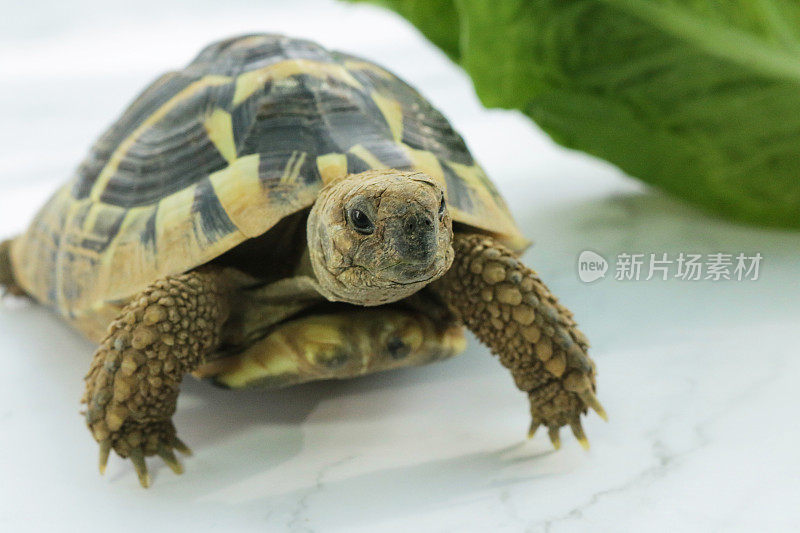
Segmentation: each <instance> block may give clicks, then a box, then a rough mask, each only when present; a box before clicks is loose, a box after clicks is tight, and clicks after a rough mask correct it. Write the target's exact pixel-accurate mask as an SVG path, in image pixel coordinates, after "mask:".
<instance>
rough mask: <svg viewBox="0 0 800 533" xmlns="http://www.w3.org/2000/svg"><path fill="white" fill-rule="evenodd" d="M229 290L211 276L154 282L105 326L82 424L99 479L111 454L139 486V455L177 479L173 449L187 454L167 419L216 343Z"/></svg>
mask: <svg viewBox="0 0 800 533" xmlns="http://www.w3.org/2000/svg"><path fill="white" fill-rule="evenodd" d="M228 294H229V293H228V289H227V287H226V285H225V283H224V281H223V280H222V277H221V276H220V274H219V273H218V272H217V271H215V270H211V269H208V270H198V271H193V272H189V273H187V274H183V275H180V276H174V277H168V278H165V279H163V280H159V281H157V282H155V283H153V284H152V285H151V286H150V287H148V288H147V289H145V290H144V291H143V292H142V293H141V294H139V295H138V296H137V297H135V298H133V299H132V300H131V302H130V303H129V304H128V305H127V306H126V307H125V308H124V309H123V310H122V312H121V313H120V315H119V317H118V318H117V319H116V320H114V322H112V323H111V325H110V326H109V329H108V336H107V337H106V339H105V340H104V341H103V343H102V344H101V346H100V348H99V349H98V350H97V352H96V353H95V356H94V360H93V361H92V365H91V367H90V369H89V373H88V375H87V376H86V393H85V395H84V397H83V402H85V403H86V404H87V406H88V407H87V410H86V422H87V424H88V426H89V429H90V430H91V432H92V435H93V436H94V438H95V440H97V442H98V443H99V444H100V472H101V473H103V471H104V470H105V466H106V462H107V460H108V455H109V452H110V450H111V449H112V448H113V449H114V450H115V451H116V452H117V454H119V455H120V456H121V457H123V458H124V457H129V458H130V459H131V461H133V464H134V467H135V468H136V473H137V474H138V476H139V482H140V483H141V484H142V486H144V487H147V486H148V485H149V484H150V476H149V474H148V472H147V466H146V464H145V461H144V457H145V456H149V455H155V454H158V455H159V456H161V458H162V459H164V461H165V462H166V463H167V465H169V466H170V468H172V470H173V471H175V472H176V473H181V472H182V467H181V465H180V463H178V461H177V459H175V454H174V453H173V449H176V450H178V451H180V452H183V453H187V454H188V453H191V452H190V451H189V449H188V448H187V447H186V445H184V444H183V443H182V442H181V441H180V439H178V437H177V436H176V433H175V426H173V424H172V420H171V417H172V414H173V413H174V412H175V406H176V402H177V398H178V388H179V385H180V382H181V380H182V379H183V375H184V374H185V373H187V372H191V371H192V370H194V369H195V368H197V367H198V366H199V364H200V363H201V362H202V360H203V358H204V357H205V356H206V355H207V354H208V353H209V352H210V351H212V350H214V349H215V348H216V347H217V345H218V344H219V340H220V330H221V326H222V324H223V322H224V321H225V319H226V318H227V316H228Z"/></svg>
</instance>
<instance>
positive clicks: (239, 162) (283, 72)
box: [12, 35, 525, 330]
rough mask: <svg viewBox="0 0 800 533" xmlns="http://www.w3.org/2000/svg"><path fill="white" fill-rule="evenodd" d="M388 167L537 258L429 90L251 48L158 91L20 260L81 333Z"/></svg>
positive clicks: (198, 62)
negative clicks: (130, 301)
mask: <svg viewBox="0 0 800 533" xmlns="http://www.w3.org/2000/svg"><path fill="white" fill-rule="evenodd" d="M376 168H397V169H402V170H406V169H416V170H420V171H423V172H426V173H428V174H430V175H431V176H432V177H433V178H434V179H436V180H437V181H439V182H440V183H441V185H442V186H443V187H444V188H445V189H446V194H447V198H448V203H449V205H450V207H451V211H452V213H453V218H454V220H455V221H458V222H462V223H465V224H470V225H473V226H475V227H478V228H482V229H484V230H487V231H490V232H494V233H495V234H497V235H498V236H500V237H501V238H504V239H505V240H506V242H507V243H509V244H511V245H512V247H516V248H521V247H522V246H523V245H524V243H525V241H524V238H523V237H522V236H521V235H520V233H519V231H518V229H517V228H516V226H515V224H514V222H513V219H512V218H511V216H510V215H509V213H508V210H507V207H506V205H505V203H504V201H503V199H502V198H501V197H500V195H499V194H498V193H497V190H496V189H495V187H494V186H493V185H492V183H491V182H490V181H489V180H488V178H487V177H486V175H485V174H484V172H483V171H482V170H481V168H480V167H479V166H478V165H477V164H476V163H475V162H474V160H473V158H472V156H471V155H470V153H469V150H468V149H467V147H466V145H465V143H464V141H463V139H462V138H461V136H460V135H459V134H458V133H456V132H455V131H454V130H453V128H452V127H451V126H450V124H449V123H448V122H447V120H446V119H445V118H444V117H443V116H442V115H441V113H439V112H438V111H437V110H436V109H435V108H433V106H431V104H430V103H428V102H427V101H426V100H425V99H424V98H423V97H422V96H420V95H419V93H418V92H417V91H416V90H415V89H413V88H412V87H410V86H409V85H408V84H406V83H405V82H403V81H402V80H400V79H399V78H397V77H396V76H394V75H393V74H391V73H390V72H388V71H387V70H385V69H383V68H382V67H379V66H377V65H375V64H373V63H371V62H369V61H366V60H363V59H360V58H357V57H355V56H350V55H347V54H341V53H337V52H329V51H327V50H325V49H324V48H322V47H320V46H319V45H317V44H315V43H312V42H310V41H304V40H298V39H291V38H288V37H283V36H279V35H247V36H242V37H237V38H233V39H228V40H225V41H220V42H217V43H214V44H212V45H210V46H208V47H206V48H205V49H204V50H203V51H202V52H201V53H200V54H199V55H198V56H197V57H196V58H195V60H194V61H192V62H191V63H190V64H189V65H188V66H187V67H186V68H185V69H184V70H182V71H177V72H170V73H167V74H165V75H163V76H161V77H160V78H158V79H157V80H156V81H155V82H153V83H152V84H151V85H150V86H149V87H148V88H147V89H145V91H144V92H143V93H142V94H141V95H140V96H139V97H138V98H137V99H136V100H134V102H133V103H132V104H131V105H130V106H129V107H128V109H127V110H126V111H125V112H124V113H123V114H122V116H121V117H120V118H119V119H118V120H117V121H116V122H115V123H114V124H113V125H112V126H111V127H110V128H109V129H108V130H107V131H106V132H105V133H104V134H103V135H102V136H101V137H100V138H99V139H98V140H97V141H96V143H95V145H94V146H93V148H92V150H91V151H90V153H89V154H88V156H87V157H86V159H85V160H84V161H83V162H82V164H81V165H80V166H79V168H78V170H77V172H76V174H75V176H74V178H73V179H72V181H71V182H69V183H68V184H66V185H65V186H64V187H62V188H61V189H59V190H58V191H57V192H56V194H55V195H54V196H53V197H52V198H51V199H50V201H49V202H48V203H47V204H46V205H45V206H44V207H43V208H42V210H41V211H40V212H39V214H38V215H37V216H36V218H35V219H34V221H33V223H32V224H31V226H30V227H29V229H28V230H27V232H26V233H25V234H24V235H23V237H22V238H20V239H17V240H16V241H15V243H14V246H13V248H12V261H13V262H14V264H15V269H16V272H18V274H19V278H20V280H19V281H20V284H21V285H22V286H23V287H24V288H25V289H26V290H27V291H28V292H30V293H31V294H32V295H34V296H35V297H36V298H37V299H39V300H40V301H42V302H44V303H46V304H49V305H52V306H53V307H56V308H57V309H58V310H59V311H60V312H61V313H63V314H64V315H66V316H67V317H68V318H71V319H73V321H75V322H76V323H78V324H81V323H83V321H84V319H83V318H82V317H83V316H84V315H91V314H93V313H94V314H96V315H99V314H107V313H108V312H109V311H108V309H106V308H107V307H109V306H113V305H117V304H118V303H119V302H122V301H124V300H125V299H126V298H129V297H130V296H131V295H132V294H135V293H136V292H138V291H139V290H141V289H142V288H144V287H145V286H146V285H147V284H149V283H151V282H152V281H153V280H155V279H157V278H160V277H163V276H165V275H169V274H177V273H180V272H184V271H186V270H189V269H191V268H194V267H196V266H198V265H201V264H203V263H206V262H208V261H210V260H212V259H214V258H215V257H217V256H219V255H220V254H222V253H224V252H225V251H227V250H229V249H231V248H233V247H234V246H236V245H237V244H239V243H241V242H243V241H244V240H245V239H247V238H250V237H255V236H257V235H260V234H262V233H264V232H266V231H268V230H269V229H270V228H271V227H272V226H274V225H275V224H276V223H277V222H278V221H279V220H281V219H282V218H284V217H286V216H287V215H289V214H292V213H294V212H296V211H298V210H300V209H303V208H305V207H307V206H309V205H311V204H312V203H313V201H314V199H315V198H316V195H317V192H318V191H319V189H320V188H321V187H322V186H323V185H324V184H325V183H327V182H329V181H330V180H333V179H337V178H338V177H341V176H342V175H343V174H345V173H359V172H363V171H365V170H371V169H376ZM83 329H84V330H87V329H89V328H88V326H87V327H85V328H83Z"/></svg>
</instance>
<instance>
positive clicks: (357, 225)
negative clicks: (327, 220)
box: [348, 209, 375, 235]
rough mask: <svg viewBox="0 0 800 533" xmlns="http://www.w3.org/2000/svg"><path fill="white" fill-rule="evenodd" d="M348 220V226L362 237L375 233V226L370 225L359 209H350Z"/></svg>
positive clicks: (370, 222) (369, 221)
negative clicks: (350, 225)
mask: <svg viewBox="0 0 800 533" xmlns="http://www.w3.org/2000/svg"><path fill="white" fill-rule="evenodd" d="M348 218H349V219H350V224H352V226H353V229H355V230H356V231H357V232H359V233H360V234H362V235H369V234H371V233H372V232H373V231H375V226H374V225H373V224H372V221H371V220H370V219H369V217H368V216H367V215H365V214H364V212H363V211H361V210H359V209H351V210H350V212H349V213H348Z"/></svg>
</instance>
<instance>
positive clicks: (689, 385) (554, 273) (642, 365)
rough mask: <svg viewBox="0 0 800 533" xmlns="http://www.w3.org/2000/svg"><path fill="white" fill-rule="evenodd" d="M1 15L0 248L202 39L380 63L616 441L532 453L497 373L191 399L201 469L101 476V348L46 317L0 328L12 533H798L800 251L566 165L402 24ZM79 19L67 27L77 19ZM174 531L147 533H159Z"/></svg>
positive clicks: (325, 7) (356, 9) (799, 243)
mask: <svg viewBox="0 0 800 533" xmlns="http://www.w3.org/2000/svg"><path fill="white" fill-rule="evenodd" d="M27 4H28V5H27V6H23V3H22V2H15V3H13V5H12V4H11V3H10V2H9V4H8V5H7V6H4V8H3V17H4V18H3V20H0V117H2V119H1V120H2V122H1V124H2V127H0V234H3V235H8V234H11V233H13V232H15V231H19V230H20V229H21V228H22V227H23V225H24V224H25V223H26V221H27V220H28V219H29V217H30V216H31V214H32V213H33V211H34V209H35V208H36V207H37V206H38V205H39V204H40V203H41V202H42V201H43V200H44V198H45V197H46V196H47V194H48V193H49V192H50V191H51V190H52V189H53V188H54V186H55V185H56V184H57V183H58V182H60V181H62V180H63V179H65V178H66V177H67V176H68V175H69V174H70V172H71V170H72V168H73V167H74V165H75V164H76V163H77V161H78V160H79V159H80V158H81V157H82V155H83V153H84V151H85V149H86V147H87V146H88V144H89V142H90V141H91V140H92V138H93V137H94V136H95V135H97V134H98V133H99V132H100V131H101V129H102V128H103V127H104V126H105V125H106V124H107V123H108V122H109V121H110V120H111V119H112V118H113V117H115V116H116V115H117V113H118V112H119V111H120V109H121V108H122V106H123V105H124V104H125V103H126V102H127V101H128V100H129V99H130V98H131V97H132V96H133V95H134V93H135V92H136V91H138V90H139V89H140V87H141V86H142V85H143V84H144V83H145V82H147V81H148V80H149V79H150V78H152V77H154V75H155V74H157V73H158V72H159V71H162V70H164V69H167V68H169V67H172V66H175V65H180V64H182V63H184V62H186V61H188V60H189V59H190V57H191V56H192V54H193V53H194V52H195V51H196V50H197V49H198V48H199V47H200V46H201V45H203V44H204V43H205V42H207V41H209V40H211V39H214V38H217V37H222V36H225V35H229V34H234V33H239V32H244V31H263V30H267V31H281V32H285V33H289V34H293V35H301V36H306V37H311V38H314V39H316V40H319V41H321V42H322V43H324V44H326V45H329V46H331V47H337V48H341V49H346V50H349V51H353V52H356V53H358V54H362V55H365V56H368V57H371V58H374V59H375V60H377V61H379V62H381V63H383V64H385V65H387V66H388V67H390V68H391V69H393V70H395V71H396V72H397V73H399V74H400V75H402V76H404V77H405V78H406V79H408V80H409V81H410V82H411V83H413V84H414V85H416V86H418V87H419V88H420V89H421V90H422V91H423V93H425V94H426V95H428V96H429V97H430V99H431V100H432V101H433V102H434V103H435V104H436V105H438V106H439V107H440V108H441V109H442V110H443V111H444V112H445V114H446V115H448V116H449V117H450V118H451V119H452V121H453V122H454V123H455V125H456V126H457V127H458V128H459V129H460V130H461V132H462V133H463V134H464V136H465V138H466V139H467V141H468V143H469V145H470V146H471V148H472V149H473V151H474V153H475V155H476V156H477V158H478V159H479V160H480V161H481V162H482V163H483V164H484V166H485V167H486V169H487V171H488V172H489V174H490V175H491V176H493V177H494V179H495V180H496V182H497V183H498V186H499V187H500V189H501V191H502V192H503V193H505V194H506V195H507V196H508V198H509V201H510V204H511V207H512V209H513V211H514V212H515V213H516V215H517V217H518V219H519V221H520V224H521V225H522V227H523V228H524V229H525V230H526V232H527V233H528V235H529V236H530V237H532V238H533V239H534V240H535V241H536V245H535V246H534V247H533V248H532V249H531V250H530V251H529V252H528V253H527V255H526V258H527V260H529V262H530V263H531V264H532V265H533V266H535V267H536V268H537V269H539V271H540V273H541V275H542V277H543V278H544V279H545V280H546V281H547V282H548V283H549V285H550V286H551V288H552V289H553V291H554V292H555V293H556V294H558V295H559V296H560V297H561V298H562V300H563V301H564V302H565V303H566V304H567V305H568V306H569V307H571V308H572V309H573V310H574V311H575V313H576V315H577V317H578V319H579V321H580V323H581V325H582V328H583V330H584V331H585V332H586V333H587V335H588V336H589V338H590V339H591V340H592V342H593V349H592V352H591V353H592V355H593V356H594V358H595V360H596V361H597V363H598V366H599V386H600V397H601V400H602V401H603V403H604V404H605V406H606V408H607V410H608V412H609V415H610V422H609V423H603V422H602V421H600V420H599V419H598V418H597V417H596V416H590V417H589V418H588V420H587V421H586V422H585V427H586V430H587V433H588V434H589V438H590V440H591V442H592V449H591V451H590V452H589V453H585V452H584V451H583V450H582V449H581V448H580V447H579V446H578V444H577V443H576V442H575V441H574V439H572V438H571V437H569V438H567V436H566V435H565V439H564V441H565V444H564V446H563V447H562V449H561V450H560V451H558V452H553V451H552V450H551V449H550V447H549V445H548V443H547V439H546V438H545V437H543V436H538V437H537V438H535V439H534V440H532V441H526V440H525V439H524V435H525V431H526V429H527V424H528V415H527V412H526V405H525V404H526V402H525V399H524V397H523V395H522V394H521V393H519V392H518V391H516V390H515V388H514V387H513V384H512V382H511V380H510V378H509V376H508V375H507V373H506V372H505V371H504V369H503V368H502V367H500V365H499V364H498V363H497V362H496V361H495V360H493V359H492V358H491V357H490V355H489V354H488V352H487V351H486V350H485V349H484V348H482V347H480V346H478V345H477V344H474V343H473V344H472V345H471V347H470V348H469V350H468V351H467V353H465V354H464V355H463V356H462V357H460V358H457V359H454V360H451V361H448V362H444V363H440V364H437V365H435V366H429V367H424V368H416V369H410V370H404V371H397V372H394V373H391V374H386V375H378V376H371V377H366V378H363V379H359V380H355V381H349V382H341V383H320V384H311V385H306V386H301V387H297V388H295V389H292V390H287V391H283V392H269V393H264V392H258V391H247V392H238V393H237V392H229V391H224V390H219V389H215V388H213V387H211V386H210V385H207V384H204V383H197V382H189V383H187V384H186V385H185V387H184V392H183V394H182V396H181V400H180V404H179V408H178V413H177V416H176V418H175V420H176V423H177V426H178V428H179V431H180V432H181V434H182V436H183V438H184V440H186V441H187V442H188V443H189V444H190V445H191V446H192V447H193V449H194V450H195V456H194V457H192V458H190V459H188V460H186V461H185V465H186V468H187V472H186V473H185V474H184V475H183V476H180V477H178V476H174V475H173V474H172V473H171V472H169V471H168V470H167V469H166V468H165V467H164V466H163V465H159V464H158V463H157V462H156V461H152V462H151V465H152V469H153V470H154V477H155V484H154V486H153V487H152V488H151V489H150V490H148V491H144V490H142V489H141V488H139V486H138V483H137V482H136V477H135V475H134V473H133V470H132V468H131V466H130V465H129V464H126V463H123V462H122V461H120V460H118V459H116V460H112V463H111V465H110V467H109V471H108V472H107V474H106V477H104V478H101V477H99V475H98V474H97V471H96V453H97V450H96V445H95V444H94V442H93V441H92V439H91V437H90V436H89V434H88V432H87V431H86V429H85V427H84V425H83V422H82V420H81V418H80V417H79V416H78V410H79V405H78V398H79V397H80V394H81V388H82V377H83V375H84V372H85V371H86V369H87V365H88V363H89V359H90V354H91V351H92V346H91V345H90V344H89V343H87V342H86V341H84V340H82V339H81V338H80V337H79V336H78V335H77V334H76V333H74V332H72V331H71V330H69V329H68V328H67V327H66V326H65V325H63V324H62V323H61V322H59V321H58V320H57V319H56V318H55V317H54V316H53V315H51V314H50V313H49V312H47V311H45V310H43V309H40V308H38V307H35V306H32V305H29V304H24V303H20V302H12V303H11V304H7V305H5V306H4V307H3V308H2V309H0V343H1V344H0V351H2V360H3V372H2V373H0V428H2V429H1V430H0V474H2V483H0V529H2V530H4V531H48V530H52V531H55V530H58V531H76V530H78V528H80V530H82V531H90V530H94V529H97V530H102V531H114V532H119V531H143V530H144V529H143V528H152V527H153V526H161V525H167V524H169V526H170V529H169V530H171V531H202V530H206V529H216V530H259V531H265V530H266V531H371V532H372V531H559V532H560V531H589V530H591V531H704V532H705V531H789V530H796V529H797V528H798V521H800V458H798V449H800V423H798V417H797V412H798V409H797V404H798V401H799V400H798V394H797V382H798V377H800V354H798V344H799V343H800V331H799V328H798V324H799V323H800V301H799V300H800V299H799V298H798V296H800V285H799V284H800V281H799V280H800V261H798V259H800V235H798V234H790V233H783V232H779V231H765V230H757V229H752V228H744V227H736V226H734V225H731V224H728V223H725V222H722V221H719V220H715V219H713V218H710V217H707V216H705V215H702V214H700V213H698V212H696V211H694V210H692V209H690V208H687V207H685V206H683V205H681V204H679V203H677V202H675V201H673V200H671V199H668V198H666V197H664V196H663V195H661V194H659V193H657V192H653V191H651V190H647V189H645V188H643V187H642V186H640V185H638V184H637V183H636V182H634V181H632V180H630V179H628V178H625V177H623V176H622V175H621V174H620V173H619V172H618V171H616V170H615V169H613V168H611V167H609V166H608V165H606V164H603V163H600V162H598V161H594V160H592V159H590V158H588V157H585V156H583V155H580V154H576V153H571V152H567V151H565V150H563V149H560V148H557V147H555V146H554V145H553V144H552V143H551V142H550V141H549V140H548V139H547V138H546V137H545V136H544V135H542V134H541V133H540V132H539V131H537V129H536V128H535V127H534V126H532V125H531V124H530V123H529V122H527V121H526V120H525V119H524V118H522V117H520V116H519V115H517V114H516V113H510V112H503V111H485V110H483V109H481V108H480V106H479V105H478V103H477V102H476V100H475V98H474V97H473V95H472V92H471V88H470V85H469V82H468V80H467V79H466V78H465V77H464V76H463V74H462V73H460V72H459V71H458V70H457V69H456V68H455V67H453V66H452V65H450V64H449V63H448V62H447V60H446V59H445V58H444V57H443V56H442V55H441V54H439V53H438V52H436V51H435V50H433V49H431V48H430V47H429V46H428V45H427V44H426V43H425V42H424V40H423V39H422V38H421V37H420V36H419V35H418V34H417V33H416V32H415V31H414V30H413V29H412V28H411V27H410V26H408V25H407V24H406V23H405V22H403V21H402V20H400V19H399V18H397V17H395V16H393V15H391V14H389V13H387V12H383V11H381V10H378V9H375V8H371V7H365V6H349V5H342V4H336V3H333V2H328V1H321V0H319V1H297V2H292V3H291V7H289V6H288V4H289V3H284V2H281V3H279V2H269V1H266V0H261V1H259V2H245V1H244V0H231V1H228V2H218V1H208V0H200V1H189V0H185V1H174V0H161V1H154V0H139V1H138V2H136V5H135V6H130V7H123V5H124V4H123V3H121V2H120V3H119V4H120V5H118V6H113V5H110V3H109V2H105V1H103V2H101V1H99V0H98V1H89V0H80V1H76V2H67V3H56V2H54V1H47V2H29V3H27ZM67 6H69V7H67ZM584 249H592V250H595V251H597V252H600V253H602V254H603V255H605V256H606V257H609V258H610V257H613V256H614V255H615V254H617V253H618V252H621V251H628V252H645V253H648V252H662V251H665V252H670V253H677V252H680V251H686V252H691V251H694V252H704V253H710V252H717V251H730V252H738V251H744V252H756V251H759V252H761V254H762V255H763V256H764V260H763V264H762V269H761V279H760V280H759V281H757V282H749V283H745V282H741V283H737V282H724V283H712V282H679V281H669V282H663V281H655V280H653V281H648V282H645V281H640V282H628V283H624V282H618V281H614V280H613V279H605V280H602V281H599V282H597V283H595V284H591V285H586V284H583V283H581V282H580V281H579V280H578V278H577V276H576V266H575V263H576V259H577V256H578V254H579V253H580V251H582V250H584ZM160 529H161V528H157V529H153V530H160Z"/></svg>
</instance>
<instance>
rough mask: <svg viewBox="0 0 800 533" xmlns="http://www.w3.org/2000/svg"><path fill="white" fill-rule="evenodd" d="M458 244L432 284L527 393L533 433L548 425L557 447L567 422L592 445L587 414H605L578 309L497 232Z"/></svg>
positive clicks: (466, 237) (456, 239)
mask: <svg viewBox="0 0 800 533" xmlns="http://www.w3.org/2000/svg"><path fill="white" fill-rule="evenodd" d="M453 247H454V248H455V260H454V261H453V266H452V267H451V268H450V270H449V271H448V272H447V274H445V276H444V277H442V278H441V279H440V280H439V281H437V282H436V283H434V284H433V286H432V288H433V290H434V291H436V292H437V293H438V294H439V295H440V297H441V298H442V299H443V300H444V302H445V303H446V304H447V305H448V306H449V307H450V309H451V310H452V312H453V313H454V314H455V315H456V316H457V317H459V318H460V319H461V321H462V322H463V323H464V324H465V325H466V326H467V327H468V328H469V329H471V330H472V331H473V333H475V335H476V336H477V337H478V339H479V340H480V341H481V342H483V343H484V344H486V345H487V346H488V347H489V348H490V349H491V351H492V352H493V353H495V354H496V355H498V356H499V357H500V362H501V363H502V364H503V366H505V367H506V368H508V369H509V370H510V371H511V374H512V375H513V377H514V381H515V382H516V384H517V387H518V388H519V389H520V390H522V391H525V392H527V393H528V398H529V399H530V408H531V415H532V417H533V420H532V422H531V428H530V432H529V435H528V436H529V437H530V436H533V433H534V431H535V430H536V428H537V427H538V426H540V425H544V426H546V427H547V428H548V429H549V433H550V440H551V441H552V442H553V445H554V446H555V447H556V448H558V447H559V446H560V439H559V435H558V433H559V428H560V427H561V426H564V425H567V424H569V425H570V427H571V428H572V431H573V433H575V436H576V437H577V438H578V440H579V441H580V443H581V444H582V445H583V446H584V447H588V440H586V436H585V435H584V433H583V429H582V427H581V423H580V415H581V413H585V412H586V410H587V408H589V407H591V408H592V409H594V410H595V411H597V413H598V414H599V415H600V416H601V417H603V418H604V419H605V418H606V415H605V412H604V411H603V408H602V406H601V405H600V403H599V402H598V400H597V397H596V396H595V388H596V387H595V366H594V362H593V361H592V360H591V359H590V358H589V356H588V355H587V354H586V351H587V349H588V342H587V340H586V337H584V335H583V333H581V332H580V330H578V328H577V327H576V325H575V322H574V321H573V319H572V313H570V312H569V310H567V309H566V308H565V307H564V306H562V305H561V304H559V303H558V300H557V299H556V298H555V297H554V296H553V295H552V294H551V293H550V291H549V290H548V289H547V287H545V285H544V284H543V283H542V281H541V280H540V279H539V277H538V276H537V275H536V273H535V272H534V271H533V270H531V269H530V268H528V267H526V266H525V265H524V264H522V263H521V262H520V260H519V259H517V257H516V255H514V254H513V253H512V252H511V251H510V250H508V249H506V248H505V247H503V246H502V245H500V244H498V243H497V242H496V241H495V240H493V239H492V238H490V237H487V236H484V235H456V236H455V237H454V239H453Z"/></svg>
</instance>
